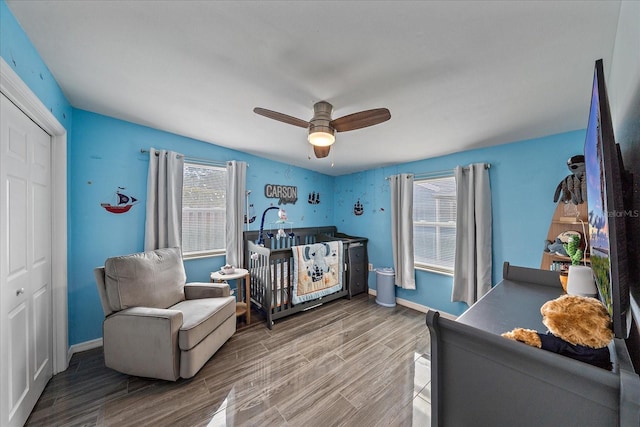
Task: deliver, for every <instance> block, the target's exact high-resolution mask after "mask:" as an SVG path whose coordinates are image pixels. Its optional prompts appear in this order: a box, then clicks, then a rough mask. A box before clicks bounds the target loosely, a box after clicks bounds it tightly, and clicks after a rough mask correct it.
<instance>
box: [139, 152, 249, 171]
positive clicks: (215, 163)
mask: <svg viewBox="0 0 640 427" xmlns="http://www.w3.org/2000/svg"><path fill="white" fill-rule="evenodd" d="M140 152H141V153H148V152H149V150H146V149H144V148H141V149H140ZM157 155H158V152H157V151H156V156H157ZM180 156H182V157H183V158H184V160H185V161H187V162H193V163H200V164H204V165H211V166H227V162H225V161H221V160H211V159H204V158H201V157H190V156H185V155H183V154H180ZM247 167H249V164H247Z"/></svg>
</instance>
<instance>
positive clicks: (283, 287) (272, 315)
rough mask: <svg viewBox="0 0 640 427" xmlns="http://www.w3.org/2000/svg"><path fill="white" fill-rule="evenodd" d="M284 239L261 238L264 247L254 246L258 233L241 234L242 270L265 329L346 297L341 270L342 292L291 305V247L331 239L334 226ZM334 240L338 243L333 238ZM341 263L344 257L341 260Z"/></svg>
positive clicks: (303, 230)
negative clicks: (246, 277)
mask: <svg viewBox="0 0 640 427" xmlns="http://www.w3.org/2000/svg"><path fill="white" fill-rule="evenodd" d="M290 231H291V234H292V235H293V236H291V234H288V235H286V236H285V237H277V236H273V237H269V236H268V235H267V234H264V235H263V237H264V246H260V245H258V244H256V241H257V240H258V239H259V237H260V236H259V234H260V233H259V231H245V232H244V237H243V240H244V249H245V254H244V266H245V268H246V269H247V270H249V274H250V289H251V303H252V306H253V307H254V308H256V309H258V310H259V311H261V312H262V313H263V315H264V316H265V318H266V321H267V326H268V327H269V329H271V328H272V327H273V323H274V321H275V320H278V319H281V318H283V317H286V316H290V315H292V314H294V313H298V312H301V311H304V310H309V309H311V308H313V307H317V306H319V305H322V304H324V303H325V302H329V301H333V300H335V299H338V298H343V297H345V296H346V297H349V290H348V283H347V280H346V278H345V274H344V270H343V277H342V288H341V289H340V290H339V291H337V292H334V293H332V294H329V295H325V296H323V297H320V298H318V299H314V300H311V301H305V302H302V303H298V304H294V303H293V301H292V295H293V255H292V250H291V247H292V246H299V245H308V244H312V243H316V242H317V241H319V239H320V240H323V241H326V239H330V238H331V236H335V234H336V233H337V228H336V227H334V226H325V227H306V228H294V229H292V230H290ZM336 240H340V239H339V238H336ZM343 259H344V257H343Z"/></svg>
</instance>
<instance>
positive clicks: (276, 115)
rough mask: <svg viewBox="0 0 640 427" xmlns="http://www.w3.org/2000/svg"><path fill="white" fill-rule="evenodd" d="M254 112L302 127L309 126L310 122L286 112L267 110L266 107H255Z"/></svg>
mask: <svg viewBox="0 0 640 427" xmlns="http://www.w3.org/2000/svg"><path fill="white" fill-rule="evenodd" d="M253 112H254V113H256V114H260V115H261V116H265V117H268V118H270V119H273V120H278V121H279V122H284V123H287V124H290V125H294V126H298V127H301V128H305V129H306V128H308V127H309V122H307V121H305V120H302V119H298V118H296V117H293V116H287V115H286V114H282V113H278V112H277V111H271V110H267V109H265V108H259V107H256V108H254V109H253Z"/></svg>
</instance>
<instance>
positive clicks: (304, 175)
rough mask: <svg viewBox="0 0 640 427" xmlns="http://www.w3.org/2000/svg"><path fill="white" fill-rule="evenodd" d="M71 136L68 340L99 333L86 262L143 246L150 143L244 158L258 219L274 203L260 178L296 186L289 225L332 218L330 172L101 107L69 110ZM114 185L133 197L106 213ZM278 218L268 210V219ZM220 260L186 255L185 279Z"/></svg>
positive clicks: (205, 277) (201, 275)
mask: <svg viewBox="0 0 640 427" xmlns="http://www.w3.org/2000/svg"><path fill="white" fill-rule="evenodd" d="M73 116H74V124H73V138H72V139H71V141H70V143H69V147H68V148H69V159H70V161H69V171H68V175H69V267H70V268H69V285H68V292H69V342H70V344H76V343H80V342H84V341H87V340H91V339H94V338H98V337H100V336H101V335H102V328H101V325H102V319H103V314H102V308H101V306H100V300H99V298H98V293H97V288H96V285H95V281H94V278H93V273H92V271H93V268H95V267H96V266H99V265H102V264H104V261H105V259H106V258H108V257H110V256H116V255H123V254H128V253H133V252H138V251H141V250H143V247H144V222H145V203H146V187H147V170H148V165H149V161H148V156H149V154H148V153H147V154H143V153H141V152H140V149H142V148H144V149H146V150H148V149H149V148H150V147H154V148H164V149H168V150H173V151H178V152H181V153H183V154H185V155H186V156H188V157H197V158H206V159H213V160H220V161H226V160H242V161H245V162H247V163H248V164H249V169H248V171H247V189H249V190H252V193H251V198H250V203H253V204H254V206H255V210H256V214H257V215H258V219H257V220H256V221H255V222H254V223H252V224H251V227H250V228H251V229H252V230H256V229H258V228H259V221H260V215H261V214H262V211H263V210H264V209H265V208H267V207H269V206H271V205H277V202H278V201H277V200H276V199H267V198H266V197H265V196H264V185H265V184H267V183H270V184H282V185H293V186H297V187H298V197H299V199H298V201H297V202H296V203H295V204H287V205H283V207H284V208H285V209H286V210H287V214H288V217H289V219H290V220H291V221H292V222H293V223H294V224H293V226H294V227H311V226H319V225H329V224H331V223H332V222H333V195H332V190H333V178H332V177H330V176H327V175H322V174H319V173H316V172H311V171H308V170H305V169H300V168H296V167H292V166H289V165H286V164H283V163H278V162H273V161H270V160H266V159H262V158H259V157H255V156H250V155H247V154H244V153H242V152H239V151H235V150H230V149H227V148H223V147H220V146H216V145H212V144H208V143H205V142H202V141H197V140H193V139H190V138H186V137H182V136H179V135H175V134H171V133H167V132H162V131H159V130H155V129H151V128H148V127H145V126H140V125H136V124H133V123H129V122H125V121H122V120H118V119H114V118H110V117H106V116H103V115H100V114H95V113H91V112H87V111H84V110H78V109H74V111H73ZM117 187H124V188H126V192H127V194H130V195H132V196H134V197H136V198H137V199H138V200H139V201H140V202H139V203H138V204H136V205H134V206H133V207H132V208H131V210H130V211H129V212H127V213H125V214H112V213H108V212H107V211H106V210H104V209H103V208H102V207H101V206H100V203H102V202H109V201H110V200H111V198H112V196H113V193H114V192H115V190H116V189H117ZM312 191H315V192H320V193H321V195H322V203H321V204H319V205H310V204H308V203H307V195H308V193H310V192H312ZM276 219H277V214H276V213H275V211H271V212H270V213H269V214H268V215H267V221H274V220H276ZM224 264H225V258H224V257H213V258H202V259H196V260H187V261H186V262H185V268H186V270H187V278H188V280H189V281H209V274H210V272H211V271H215V270H217V269H219V268H220V267H221V266H222V265H224Z"/></svg>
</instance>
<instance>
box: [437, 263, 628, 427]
mask: <svg viewBox="0 0 640 427" xmlns="http://www.w3.org/2000/svg"><path fill="white" fill-rule="evenodd" d="M562 293H563V291H562V288H561V285H560V282H559V278H558V274H557V273H555V272H550V271H543V270H536V269H530V268H523V267H514V266H510V265H509V264H508V263H505V266H504V275H503V281H502V282H501V283H499V284H498V285H496V286H495V287H494V288H493V289H492V290H491V291H490V292H489V293H487V294H486V295H485V296H484V297H483V298H481V299H480V300H479V301H478V302H477V303H476V304H474V305H473V306H472V307H471V308H470V309H469V310H468V311H467V312H465V313H464V314H463V315H462V316H460V317H459V318H458V319H457V320H455V321H454V320H449V319H446V318H444V317H441V316H440V315H439V313H438V312H436V311H429V312H428V313H427V318H426V321H427V326H428V328H429V331H430V334H431V397H432V400H431V420H432V423H431V425H432V426H532V427H540V426H625V427H626V426H630V427H631V426H633V427H638V426H640V378H639V377H638V375H637V374H636V373H635V372H634V369H633V365H632V363H631V359H630V357H629V353H628V351H627V348H626V345H625V342H624V341H623V340H619V339H615V340H614V341H613V342H612V344H611V345H610V351H611V354H612V361H613V363H614V370H613V371H607V370H604V369H601V368H597V367H594V366H592V365H589V364H586V363H583V362H579V361H577V360H574V359H570V358H568V357H565V356H561V355H558V354H555V353H552V352H548V351H545V350H541V349H538V348H534V347H530V346H528V345H526V344H522V343H519V342H515V341H511V340H508V339H506V338H503V337H501V336H500V334H501V333H502V332H506V331H510V330H511V329H513V328H515V327H524V328H530V329H535V330H538V331H540V332H544V331H545V330H546V327H545V326H544V325H543V324H542V316H541V314H540V307H541V306H542V304H543V303H544V302H546V301H548V300H551V299H555V298H557V297H558V296H560V295H561V294H562Z"/></svg>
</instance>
